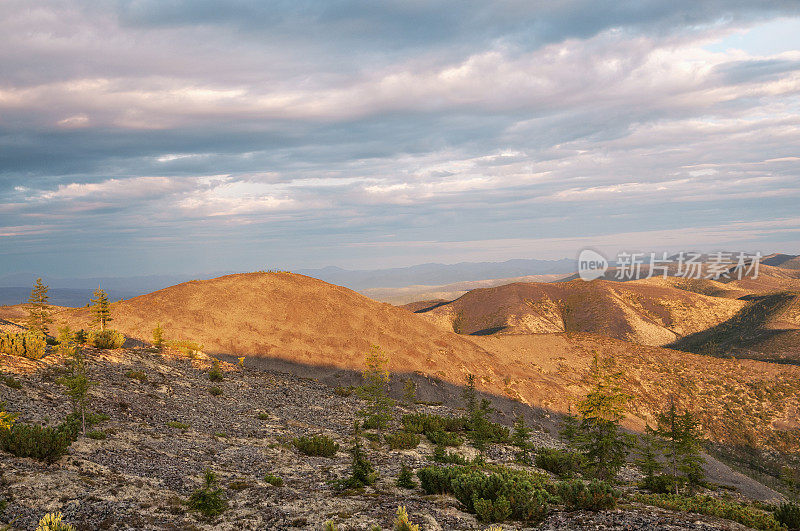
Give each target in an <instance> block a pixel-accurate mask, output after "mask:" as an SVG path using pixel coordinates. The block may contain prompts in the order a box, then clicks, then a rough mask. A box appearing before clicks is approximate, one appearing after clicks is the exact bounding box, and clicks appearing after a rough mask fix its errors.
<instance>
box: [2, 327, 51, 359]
mask: <svg viewBox="0 0 800 531" xmlns="http://www.w3.org/2000/svg"><path fill="white" fill-rule="evenodd" d="M46 349H47V342H46V340H45V336H44V335H43V334H38V333H34V332H14V333H10V332H0V352H2V353H3V354H9V355H11V356H20V357H23V358H29V359H32V360H38V359H41V358H43V357H44V355H45V352H46Z"/></svg>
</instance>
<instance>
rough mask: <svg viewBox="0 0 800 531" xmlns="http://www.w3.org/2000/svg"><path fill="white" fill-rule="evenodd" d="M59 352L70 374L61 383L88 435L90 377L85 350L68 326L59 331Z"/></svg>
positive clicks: (83, 429)
mask: <svg viewBox="0 0 800 531" xmlns="http://www.w3.org/2000/svg"><path fill="white" fill-rule="evenodd" d="M58 352H59V354H61V355H63V356H64V357H65V358H66V359H67V367H68V370H69V372H68V374H67V375H66V376H64V377H63V378H61V380H60V383H61V384H62V385H63V386H64V387H65V388H66V390H65V393H66V395H67V396H68V397H69V399H70V401H71V402H72V410H73V412H74V413H75V414H76V415H77V416H79V417H80V419H81V432H82V433H83V434H84V435H86V410H87V405H88V402H89V388H90V385H91V384H90V382H89V376H88V371H87V368H86V358H85V356H84V355H83V349H81V348H80V347H78V346H77V345H76V344H75V341H74V340H73V337H72V332H71V331H70V329H69V327H68V326H65V327H64V328H62V329H61V330H60V331H59V336H58Z"/></svg>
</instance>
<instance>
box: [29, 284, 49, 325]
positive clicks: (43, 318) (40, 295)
mask: <svg viewBox="0 0 800 531" xmlns="http://www.w3.org/2000/svg"><path fill="white" fill-rule="evenodd" d="M49 289H50V288H49V286H47V285H46V284H44V283H42V279H41V278H37V279H36V283H35V284H34V285H33V289H32V290H31V296H30V297H28V304H27V310H28V320H27V323H26V324H27V326H28V329H29V330H30V331H31V332H36V333H39V334H47V331H48V325H49V324H50V323H52V322H53V319H52V318H51V317H50V306H49V305H48V300H49V299H50V297H49V295H47V291H48V290H49Z"/></svg>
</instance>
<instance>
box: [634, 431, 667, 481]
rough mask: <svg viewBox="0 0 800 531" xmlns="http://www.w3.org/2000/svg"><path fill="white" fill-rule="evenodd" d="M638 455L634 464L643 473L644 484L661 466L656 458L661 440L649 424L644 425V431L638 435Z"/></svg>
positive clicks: (659, 452)
mask: <svg viewBox="0 0 800 531" xmlns="http://www.w3.org/2000/svg"><path fill="white" fill-rule="evenodd" d="M638 450H639V457H638V458H637V459H636V465H637V466H638V467H639V469H640V470H641V471H642V473H643V474H644V482H645V484H648V483H651V482H652V481H653V478H655V476H656V474H657V473H658V472H659V471H660V470H661V469H662V468H663V467H662V465H661V463H660V462H659V460H658V456H659V454H661V450H662V448H661V441H660V439H659V438H658V436H657V435H656V434H655V432H654V430H653V428H651V427H650V426H649V425H648V426H646V427H645V432H644V433H643V434H642V435H641V437H639V444H638Z"/></svg>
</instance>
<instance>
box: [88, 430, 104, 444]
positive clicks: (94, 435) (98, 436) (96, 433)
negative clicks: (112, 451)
mask: <svg viewBox="0 0 800 531" xmlns="http://www.w3.org/2000/svg"><path fill="white" fill-rule="evenodd" d="M86 436H87V437H89V438H90V439H94V440H96V441H102V440H105V438H106V437H108V435H107V434H106V432H104V431H102V430H91V431H89V432H86Z"/></svg>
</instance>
